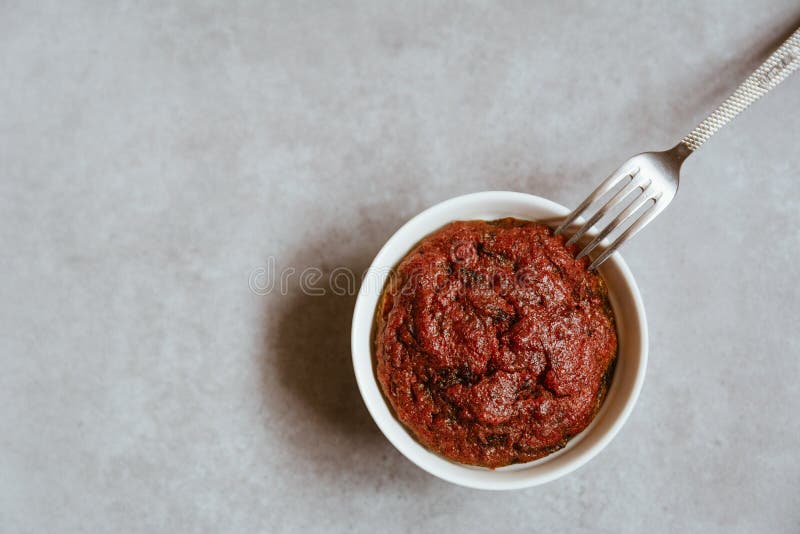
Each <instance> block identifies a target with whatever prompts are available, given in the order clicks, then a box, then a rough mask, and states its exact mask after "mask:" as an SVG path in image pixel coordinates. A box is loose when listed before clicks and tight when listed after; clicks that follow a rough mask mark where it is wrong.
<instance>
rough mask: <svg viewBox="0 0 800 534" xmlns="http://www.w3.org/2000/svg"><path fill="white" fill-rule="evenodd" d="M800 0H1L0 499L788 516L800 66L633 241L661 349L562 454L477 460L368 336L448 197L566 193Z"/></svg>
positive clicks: (18, 518)
mask: <svg viewBox="0 0 800 534" xmlns="http://www.w3.org/2000/svg"><path fill="white" fill-rule="evenodd" d="M798 24H800V7H798V4H797V2H796V0H772V1H766V0H764V1H751V0H739V1H728V0H717V1H713V2H697V1H682V2H643V1H642V2H631V3H628V4H626V5H623V4H620V3H612V2H572V1H561V2H539V3H533V2H522V1H519V2H510V1H506V2H488V1H486V2H478V1H475V2H429V1H422V0H419V1H412V2H392V1H381V2H377V1H376V2H361V3H347V2H324V1H318V2H292V1H286V2H240V1H223V0H216V1H205V2H170V3H167V2H157V1H150V2H147V1H141V2H140V1H133V0H131V1H121V2H100V1H97V2H72V1H49V2H43V1H36V2H24V1H19V2H18V1H2V2H0V73H2V74H0V266H2V271H1V273H2V277H0V364H2V370H0V531H2V532H4V533H5V532H48V531H49V532H81V531H83V532H114V531H119V532H154V531H160V532H256V531H272V532H290V531H300V530H301V529H302V530H303V531H318V532H330V531H361V532H364V531H376V532H395V531H396V532H426V531H427V532H430V531H442V532H447V531H453V532H463V531H484V530H487V531H488V530H496V531H501V532H514V531H525V532H531V531H538V530H540V529H541V530H542V531H547V532H560V531H564V530H565V529H567V527H570V528H571V529H574V531H576V532H598V531H600V532H616V531H620V530H621V531H630V532H642V531H649V532H675V531H677V530H678V529H682V528H688V529H690V530H692V531H704V532H756V531H760V532H766V531H771V532H797V531H798V530H800V497H798V493H797V489H798V486H800V465H798V453H797V450H798V435H800V420H798V418H797V413H798V409H799V408H800V388H799V386H798V384H800V358H798V352H800V351H799V350H798V349H800V343H799V342H798V335H797V317H798V312H800V304H799V303H798V297H800V285H798V283H797V280H798V277H799V276H800V267H799V265H800V264H798V261H797V260H798V249H800V233H799V232H798V230H797V228H798V226H800V216H799V215H798V211H799V210H798V207H799V206H800V202H798V201H797V200H796V199H797V197H798V195H799V194H800V191H798V189H797V187H798V186H797V184H798V178H800V177H799V176H798V172H799V171H798V169H800V149H799V148H798V147H799V146H800V113H798V110H800V76H798V75H796V76H795V77H794V78H793V79H790V80H789V81H787V82H786V83H785V84H784V85H783V86H781V87H779V88H778V89H777V90H776V91H775V93H774V94H771V95H769V96H768V97H767V98H766V99H765V100H764V101H762V102H759V103H758V104H756V106H755V107H754V108H753V109H751V110H749V111H748V112H747V113H746V114H745V115H743V116H742V117H740V118H739V119H737V120H736V121H735V122H734V123H733V124H732V125H731V126H730V127H729V128H727V129H725V130H723V131H722V132H721V133H720V134H718V136H717V137H715V138H714V139H713V140H712V141H711V142H710V143H708V145H706V146H704V147H703V148H702V150H701V151H700V153H699V154H698V155H697V156H696V157H694V158H692V159H690V160H689V161H688V162H687V164H686V165H685V167H684V184H683V186H682V189H681V193H680V195H679V196H678V199H677V201H676V202H675V203H674V205H673V206H671V207H670V209H669V210H667V211H666V212H665V214H664V215H663V216H662V217H661V218H660V219H659V220H657V221H656V222H655V223H654V224H653V225H652V226H651V227H650V228H648V229H647V231H646V232H645V233H644V234H643V235H642V237H640V238H639V239H637V240H636V241H635V242H634V243H632V244H631V245H629V246H628V247H627V248H626V250H625V256H626V258H627V260H628V262H629V264H630V266H631V268H632V270H633V271H634V273H636V276H637V278H638V281H639V284H640V287H641V290H642V293H643V296H644V299H645V305H646V307H647V310H648V315H649V324H650V329H651V338H652V343H651V359H650V367H649V369H648V378H647V381H646V383H645V387H644V390H643V392H642V396H641V398H640V401H639V404H638V405H637V407H636V409H635V411H634V413H633V415H632V417H631V419H630V420H629V422H628V423H627V425H626V426H625V427H624V429H623V430H622V432H621V433H620V434H619V436H618V437H617V439H616V440H615V441H614V442H613V443H612V444H611V445H610V446H609V447H608V448H607V449H606V450H605V451H603V452H602V453H601V454H600V455H599V456H598V457H597V458H596V459H594V460H593V461H592V462H590V463H589V464H588V465H587V466H585V467H583V468H581V469H580V470H579V471H577V472H576V473H574V474H572V475H570V476H568V477H566V478H563V479H560V480H558V481H556V482H553V483H551V484H548V485H546V486H543V487H539V488H533V489H530V490H525V491H519V492H510V493H488V492H480V491H473V490H468V489H463V488H459V487H455V486H452V485H449V484H447V483H445V482H442V481H439V480H438V479H436V478H434V477H431V476H429V475H427V474H426V473H424V472H422V471H421V470H419V469H418V468H416V467H415V466H413V465H412V464H411V463H410V462H408V461H407V460H405V459H404V458H403V457H402V456H401V455H400V454H399V453H397V452H396V451H395V450H394V449H393V448H392V447H391V445H390V444H389V443H388V442H387V441H386V440H385V439H384V438H383V437H382V435H381V434H380V433H379V431H378V430H377V428H376V427H375V425H374V424H373V423H372V421H371V420H370V419H369V416H368V414H367V413H366V410H365V409H364V407H363V405H362V403H361V400H360V398H359V395H358V393H357V390H356V387H355V382H354V379H353V376H352V371H351V367H350V361H349V358H350V355H349V340H348V334H349V321H350V317H349V316H350V313H351V310H352V306H353V302H354V299H353V297H348V296H343V297H338V296H333V295H329V296H325V297H312V296H306V295H303V293H302V292H301V291H300V290H299V288H298V286H297V283H296V282H297V280H296V279H293V280H292V281H291V283H290V284H289V287H288V291H287V292H286V293H287V294H285V295H282V294H280V291H278V290H275V291H273V292H272V293H271V294H268V295H257V294H254V293H253V292H252V291H251V290H250V289H249V282H248V280H249V277H250V276H251V273H253V272H257V271H254V269H257V268H258V267H259V266H263V265H265V264H266V263H267V262H268V258H270V257H273V258H275V261H276V266H277V267H278V268H287V267H295V268H296V269H298V270H299V269H301V268H304V267H307V266H315V267H319V268H321V269H323V270H325V271H326V272H329V271H330V270H331V269H333V268H335V267H337V266H346V267H349V268H352V269H355V270H362V269H364V268H365V267H366V266H367V265H368V263H369V261H370V259H371V258H372V256H373V255H374V254H375V252H376V251H377V250H378V248H379V247H380V246H381V244H382V243H383V242H384V241H385V240H386V239H387V238H388V237H389V235H391V233H392V232H393V231H394V230H395V229H396V228H397V227H398V226H399V225H400V224H401V223H402V222H403V221H404V220H406V219H407V218H409V217H410V216H411V215H413V214H415V213H417V212H418V211H420V210H421V209H423V208H425V207H427V206H429V205H431V204H433V203H435V202H438V201H441V200H444V199H446V198H448V197H451V196H454V195H458V194H462V193H468V192H474V191H480V190H486V189H510V190H517V191H526V192H531V193H535V194H538V195H541V196H544V197H547V198H551V199H553V200H556V201H558V202H561V203H563V204H567V205H574V204H575V203H576V202H577V201H578V200H579V199H581V198H582V197H583V196H584V195H585V194H586V193H587V192H588V190H589V188H590V187H591V186H593V184H595V183H596V182H597V181H598V180H599V179H600V178H601V177H603V176H604V175H605V173H606V172H608V171H609V170H611V169H612V168H613V167H615V166H616V164H618V163H620V162H621V161H622V160H623V159H624V158H626V157H628V156H629V155H632V154H634V153H636V152H639V151H641V150H644V149H651V148H663V147H666V146H667V145H669V144H670V143H673V142H674V141H676V140H677V139H678V138H680V137H681V136H682V135H683V134H684V133H686V131H688V129H690V128H691V127H692V126H694V124H695V123H696V122H697V121H698V120H699V119H701V118H702V116H703V115H704V112H707V111H709V110H710V108H711V107H712V106H713V105H715V104H716V103H717V102H718V101H719V100H720V99H721V98H723V97H724V96H725V95H726V93H727V92H729V91H730V90H732V88H733V87H734V86H735V84H736V83H738V82H739V80H740V79H741V78H742V77H743V76H744V75H745V74H747V72H748V71H749V70H750V69H751V68H753V67H754V66H755V65H756V64H757V63H758V62H759V60H760V59H761V58H763V56H764V55H765V53H766V52H767V51H769V50H770V49H771V47H772V46H774V45H775V44H776V41H778V40H779V39H780V38H781V37H783V36H785V35H786V34H787V33H788V32H789V31H790V30H791V29H793V28H794V27H796V26H797V25H798Z"/></svg>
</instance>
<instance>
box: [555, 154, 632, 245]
mask: <svg viewBox="0 0 800 534" xmlns="http://www.w3.org/2000/svg"><path fill="white" fill-rule="evenodd" d="M638 172H639V168H638V167H637V168H635V169H631V170H629V171H628V172H620V169H617V170H616V171H614V172H613V173H611V174H610V175H609V176H608V178H606V179H605V180H603V181H602V182H601V183H600V185H598V186H597V189H595V190H594V191H592V194H590V195H589V196H588V197H586V198H585V199H584V201H583V202H581V203H580V205H579V206H578V207H577V208H575V209H574V210H573V211H572V213H570V214H569V215H568V216H567V218H566V219H564V222H562V223H561V224H560V225H559V226H558V228H556V230H555V232H554V233H555V235H558V234H560V233H561V232H563V231H564V230H565V229H566V228H567V227H569V225H570V224H572V223H573V222H574V221H575V219H577V218H578V217H580V216H581V213H583V212H584V211H585V210H586V208H588V207H589V206H590V205H591V204H592V203H594V202H595V201H596V200H597V199H598V198H600V197H601V196H603V195H604V194H606V193H608V191H609V190H611V188H613V187H614V186H615V185H617V184H618V183H619V182H620V180H622V179H623V178H624V177H625V176H631V177H633V176H635V175H636V174H638Z"/></svg>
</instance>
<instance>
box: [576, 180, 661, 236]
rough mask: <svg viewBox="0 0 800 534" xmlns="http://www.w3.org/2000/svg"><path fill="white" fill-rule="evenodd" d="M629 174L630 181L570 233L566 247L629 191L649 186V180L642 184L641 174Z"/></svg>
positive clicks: (629, 192) (628, 193)
mask: <svg viewBox="0 0 800 534" xmlns="http://www.w3.org/2000/svg"><path fill="white" fill-rule="evenodd" d="M629 176H630V177H631V181H630V182H628V184H627V185H625V187H623V188H622V189H620V190H619V191H617V194H615V195H614V196H613V197H611V198H610V199H609V201H608V202H606V203H605V204H604V205H603V206H602V207H601V208H600V209H599V210H597V213H595V214H594V215H592V217H591V218H590V219H589V220H588V221H586V222H585V223H584V225H583V226H581V227H580V228H579V229H578V231H577V232H575V233H574V234H573V235H572V237H570V238H569V240H568V241H567V242H566V245H565V246H567V247H568V246H570V245H571V244H573V243H577V242H578V240H579V239H580V238H581V237H583V234H585V233H586V232H588V231H589V229H590V228H591V227H592V226H594V225H595V223H596V222H597V221H599V220H600V219H602V218H603V216H604V215H605V214H606V213H608V211H609V210H610V209H612V208H614V206H616V205H617V204H619V203H620V202H621V201H622V200H624V199H625V198H626V197H627V196H628V195H630V194H631V192H632V191H633V190H634V189H636V188H637V187H641V188H642V190H644V189H647V188H648V187H650V183H649V182H648V183H647V184H646V185H644V184H643V182H644V181H645V178H644V176H642V175H639V174H638V173H631V174H629Z"/></svg>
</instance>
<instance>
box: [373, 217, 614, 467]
mask: <svg viewBox="0 0 800 534" xmlns="http://www.w3.org/2000/svg"><path fill="white" fill-rule="evenodd" d="M574 252H575V251H574V250H573V247H569V248H566V247H564V239H563V237H561V236H553V233H552V230H551V229H550V228H548V227H546V226H544V225H540V224H536V223H531V222H528V221H520V220H516V219H501V220H498V221H467V222H455V223H451V224H449V225H447V226H445V227H444V228H442V229H441V230H439V231H437V232H435V233H434V234H432V235H430V236H428V237H427V238H425V239H424V240H423V241H422V242H421V243H419V245H418V246H417V247H416V248H415V249H414V250H412V251H411V252H410V253H409V254H408V255H407V256H406V257H405V258H404V259H403V261H402V262H401V263H400V265H399V266H398V267H397V269H396V270H395V272H394V273H393V274H392V276H391V277H390V280H389V282H388V283H387V286H386V288H385V290H384V294H383V296H382V298H381V300H380V302H379V305H378V310H377V328H376V335H375V349H376V351H375V353H376V358H377V376H378V381H379V382H380V384H381V387H382V389H383V392H384V394H385V395H386V397H387V399H388V400H389V402H390V404H391V405H392V407H393V409H394V411H395V413H396V415H397V417H398V419H399V420H400V421H401V422H402V423H403V424H404V425H405V426H406V427H407V428H408V429H409V430H410V431H411V432H412V433H413V434H414V435H415V436H416V438H417V439H418V440H419V441H420V442H421V443H422V444H423V445H425V446H427V447H428V448H430V449H432V450H434V451H435V452H438V453H439V454H441V455H443V456H445V457H447V458H449V459H451V460H454V461H457V462H461V463H464V464H471V465H480V466H485V467H500V466H504V465H509V464H513V463H518V462H527V461H531V460H535V459H537V458H541V457H542V456H545V455H547V454H550V453H551V452H553V451H555V450H558V449H560V448H562V447H563V446H564V445H566V443H567V441H568V440H569V439H570V438H571V437H572V436H574V435H575V434H577V433H579V432H580V431H581V430H583V429H584V428H585V427H586V426H587V425H588V424H589V422H590V421H591V420H592V418H593V417H594V415H595V414H596V413H597V410H598V409H599V407H600V405H601V403H602V401H603V398H604V397H605V393H606V390H607V383H608V380H610V378H611V374H612V373H613V364H614V361H615V357H616V351H617V337H616V331H615V327H614V319H613V315H612V312H611V307H610V306H609V303H608V298H607V293H606V289H605V286H604V285H603V281H602V279H601V278H600V277H599V276H597V275H596V274H594V273H592V272H589V271H588V270H587V268H586V267H587V263H588V262H587V260H586V259H582V260H575V259H574V257H573V256H574Z"/></svg>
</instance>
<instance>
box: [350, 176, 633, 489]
mask: <svg viewBox="0 0 800 534" xmlns="http://www.w3.org/2000/svg"><path fill="white" fill-rule="evenodd" d="M568 212H569V210H567V208H565V207H564V206H561V205H559V204H556V203H554V202H551V201H549V200H545V199H543V198H540V197H536V196H533V195H527V194H523V193H512V192H507V191H488V192H483V193H474V194H471V195H464V196H461V197H456V198H452V199H450V200H446V201H445V202H442V203H440V204H437V205H435V206H433V207H431V208H429V209H427V210H425V211H423V212H422V213H420V214H419V215H417V216H416V217H414V218H413V219H411V220H410V221H408V222H407V223H406V224H405V225H404V226H403V227H402V228H400V229H399V230H398V231H397V232H395V234H394V235H393V236H392V237H391V239H389V241H387V242H386V244H385V245H384V246H383V248H382V249H381V250H380V252H378V255H377V256H375V260H373V262H372V265H371V267H370V269H369V271H368V272H367V274H366V276H365V278H364V281H363V283H362V285H361V289H360V291H359V293H358V299H357V301H356V306H355V310H354V312H353V326H352V351H353V367H354V369H355V374H356V380H357V381H358V387H359V389H360V390H361V396H362V397H363V398H364V403H365V404H366V405H367V409H368V410H369V413H370V414H371V415H372V417H373V419H375V423H377V425H378V427H379V428H380V429H381V431H382V432H383V433H384V435H385V436H386V437H387V438H388V439H389V441H390V442H391V443H392V444H393V445H394V446H395V447H396V448H397V449H398V450H399V451H400V452H401V453H403V454H404V455H405V456H406V457H407V458H408V459H409V460H411V461H412V462H414V463H415V464H417V465H418V466H419V467H421V468H422V469H424V470H425V471H428V472H429V473H431V474H433V475H435V476H437V477H439V478H441V479H444V480H447V481H448V482H452V483H454V484H460V485H462V486H468V487H471V488H479V489H492V490H500V489H517V488H525V487H529V486H535V485H538V484H543V483H545V482H549V481H551V480H554V479H556V478H558V477H561V476H564V475H566V474H567V473H570V472H571V471H574V470H575V469H577V468H578V467H580V466H581V465H583V464H584V463H586V462H587V461H589V460H590V459H591V458H592V457H594V456H595V455H596V454H597V453H599V452H600V451H601V450H602V449H603V447H605V446H606V445H608V443H609V442H610V441H611V440H612V438H613V437H614V436H615V435H616V434H617V432H618V431H619V429H620V428H621V427H622V425H623V423H624V422H625V420H626V419H627V418H628V415H629V414H630V413H631V410H632V409H633V405H634V404H635V403H636V399H637V397H638V396H639V391H640V390H641V388H642V383H643V382H644V374H645V367H646V366H647V323H646V320H645V313H644V306H643V305H642V299H641V296H640V295H639V289H638V288H637V287H636V282H635V280H634V279H633V275H632V274H631V272H630V270H629V269H628V266H627V265H626V264H625V262H624V261H623V259H622V257H621V256H620V255H619V254H618V253H615V254H614V255H612V256H611V257H610V258H609V259H608V260H606V262H605V263H603V265H602V266H601V267H600V274H601V275H602V276H603V278H604V280H605V281H606V285H607V286H608V290H609V297H610V300H611V306H612V307H613V309H614V314H615V316H616V321H617V333H618V340H619V353H618V357H617V366H616V370H615V372H614V378H613V380H612V381H611V387H610V388H609V391H608V395H607V396H606V399H605V402H604V403H603V406H602V407H601V408H600V411H599V412H598V414H597V416H596V417H595V418H594V420H593V421H592V423H591V424H590V425H589V426H588V427H587V428H586V429H585V430H584V431H583V432H581V433H580V434H578V435H577V436H575V437H574V438H572V440H570V442H569V443H568V444H567V446H566V447H564V448H563V449H561V450H560V451H557V452H555V453H553V454H551V455H549V456H546V457H544V458H541V459H539V460H536V461H534V462H529V463H525V464H517V465H513V466H508V467H502V468H499V469H494V470H493V469H486V468H482V467H474V466H468V465H463V464H459V463H455V462H452V461H450V460H447V459H445V458H443V457H442V456H439V455H437V454H436V453H433V452H431V451H429V450H428V449H426V448H425V447H423V446H422V445H421V444H419V443H418V442H417V441H416V440H415V439H414V438H413V437H412V436H411V434H409V432H408V431H407V430H406V429H405V427H404V426H403V425H402V424H401V423H400V422H399V421H398V420H397V419H396V418H395V416H394V415H393V413H392V411H391V409H390V408H389V405H388V404H387V402H386V399H385V398H384V397H383V395H382V393H381V390H380V386H379V384H378V381H377V379H376V376H375V367H374V358H373V351H372V346H373V344H372V327H373V321H374V315H375V309H376V307H377V304H378V299H379V297H380V293H381V290H382V289H383V286H384V283H385V281H386V277H387V276H388V274H389V272H390V271H391V269H393V268H394V267H395V266H396V265H397V264H398V263H399V262H400V260H401V259H402V258H403V257H404V256H405V255H406V254H407V253H408V252H409V251H410V250H411V248H412V247H413V246H414V245H415V244H417V243H418V242H419V241H420V240H421V239H422V238H423V237H425V236H427V235H428V234H430V233H431V232H433V231H435V230H437V229H439V228H441V227H442V226H444V225H445V224H447V223H449V222H451V221H457V220H474V219H485V220H491V219H500V218H503V217H516V218H518V219H528V220H533V221H550V222H552V221H553V220H555V219H558V218H563V216H564V215H566V214H567V213H568Z"/></svg>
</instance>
